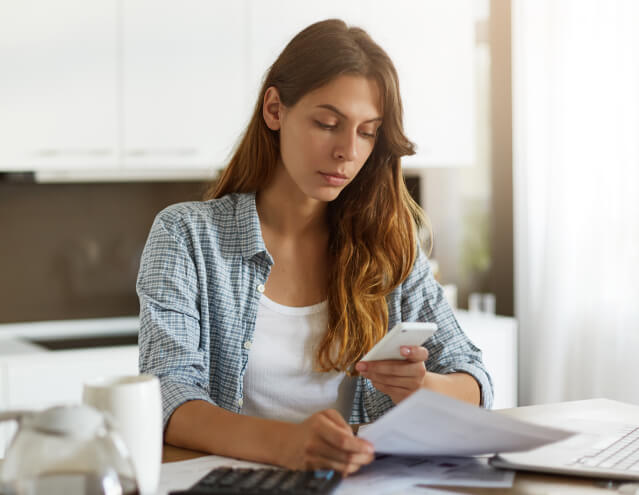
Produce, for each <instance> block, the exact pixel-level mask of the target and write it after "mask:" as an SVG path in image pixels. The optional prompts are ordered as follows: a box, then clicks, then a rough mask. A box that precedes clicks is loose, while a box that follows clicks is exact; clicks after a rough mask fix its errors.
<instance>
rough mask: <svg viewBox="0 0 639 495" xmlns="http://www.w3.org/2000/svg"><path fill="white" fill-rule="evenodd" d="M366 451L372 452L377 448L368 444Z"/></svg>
mask: <svg viewBox="0 0 639 495" xmlns="http://www.w3.org/2000/svg"><path fill="white" fill-rule="evenodd" d="M366 452H368V453H369V454H372V453H373V452H375V449H374V448H373V446H372V445H367V446H366Z"/></svg>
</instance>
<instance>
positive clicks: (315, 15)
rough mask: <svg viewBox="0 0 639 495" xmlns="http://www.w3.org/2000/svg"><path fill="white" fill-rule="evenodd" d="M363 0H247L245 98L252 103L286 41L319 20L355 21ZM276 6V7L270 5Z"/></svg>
mask: <svg viewBox="0 0 639 495" xmlns="http://www.w3.org/2000/svg"><path fill="white" fill-rule="evenodd" d="M364 3H365V2H364V1H363V0H349V1H343V0H324V1H322V2H300V1H299V0H278V1H277V2H276V3H273V2H265V1H263V0H248V22H247V25H248V36H249V40H248V52H247V60H246V61H247V65H248V79H249V82H250V86H249V88H248V93H247V97H248V98H250V99H251V103H252V104H254V103H255V101H256V98H257V93H258V91H259V89H260V87H261V85H262V79H263V77H264V76H265V75H266V71H267V70H268V68H269V67H270V66H271V64H272V63H273V62H275V59H276V58H277V56H278V55H279V54H280V53H281V52H282V50H284V47H285V46H286V44H287V43H288V42H289V41H290V40H291V39H292V38H293V36H295V35H296V34H297V33H298V32H300V31H301V30H302V29H304V28H305V27H307V26H309V25H311V24H313V23H315V22H317V21H321V20H325V19H331V18H339V19H342V20H344V21H345V22H346V23H349V24H350V23H352V24H355V23H356V22H357V21H358V19H360V18H361V12H362V9H363V8H364V7H363V6H364ZM274 5H277V8H273V7H274Z"/></svg>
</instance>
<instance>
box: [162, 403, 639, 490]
mask: <svg viewBox="0 0 639 495" xmlns="http://www.w3.org/2000/svg"><path fill="white" fill-rule="evenodd" d="M497 412H498V413H499V414H506V415H509V416H513V417H516V418H519V419H523V420H526V421H530V422H533V423H539V424H545V425H550V426H565V421H566V419H568V418H579V419H592V420H604V421H605V420H608V421H620V422H627V423H633V424H639V406H635V405H630V404H625V403H623V402H617V401H612V400H608V399H592V400H583V401H573V402H562V403H558V404H547V405H539V406H528V407H516V408H513V409H501V410H498V411H497ZM203 455H206V454H204V453H202V452H196V451H193V450H186V449H180V448H177V447H173V446H170V445H165V446H164V452H163V456H162V462H174V461H181V460H186V459H193V458H196V457H201V456H203ZM442 490H446V489H442ZM447 490H450V491H454V492H457V493H467V494H477V495H484V494H485V495H488V494H498V495H502V494H503V495H511V494H518V495H520V494H521V495H523V494H526V495H537V494H538V495H542V494H544V495H549V494H560V493H561V494H562V495H563V494H575V495H576V494H584V495H588V494H591V493H599V494H603V493H607V494H608V495H613V494H616V493H617V492H616V491H615V490H610V489H606V488H602V487H601V486H598V485H597V481H596V480H592V479H588V478H576V477H568V476H553V475H543V474H535V473H524V472H521V473H518V474H517V475H516V476H515V483H514V485H513V487H512V488H509V489H497V488H489V489H488V488H484V489H479V488H447Z"/></svg>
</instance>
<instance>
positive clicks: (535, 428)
mask: <svg viewBox="0 0 639 495" xmlns="http://www.w3.org/2000/svg"><path fill="white" fill-rule="evenodd" d="M571 435H574V432H571V431H567V430H562V429H558V428H550V427H547V426H541V425H536V424H532V423H527V422H524V421H520V420H517V419H514V418H511V417H509V416H506V415H504V414H499V413H498V412H494V411H489V410H486V409H482V408H480V407H477V406H473V405H471V404H468V403H466V402H462V401H459V400H456V399H453V398H451V397H447V396H445V395H441V394H438V393H436V392H432V391H430V390H426V389H421V390H418V391H417V392H415V393H414V394H412V395H411V396H410V397H408V398H407V399H405V400H403V401H402V402H400V403H399V404H398V405H397V406H395V407H394V408H392V409H391V410H390V411H388V412H387V413H386V414H385V415H384V416H382V417H381V418H380V419H378V420H377V421H375V422H374V423H371V424H369V425H365V426H362V427H360V429H359V433H358V436H359V437H361V438H364V439H366V440H368V441H369V442H371V443H372V444H373V445H374V447H375V452H376V453H384V454H397V455H419V456H423V455H439V456H441V455H444V456H474V455H482V454H494V453H499V452H521V451H525V450H530V449H534V448H537V447H540V446H542V445H546V444H549V443H552V442H557V441H559V440H563V439H564V438H568V437H570V436H571Z"/></svg>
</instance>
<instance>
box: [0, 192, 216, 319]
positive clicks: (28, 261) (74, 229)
mask: <svg viewBox="0 0 639 495" xmlns="http://www.w3.org/2000/svg"><path fill="white" fill-rule="evenodd" d="M204 188H205V185H204V184H201V183H185V182H180V183H124V184H120V183H118V184H34V183H11V182H0V323H7V322H20V321H34V320H58V319H73V318H92V317H109V316H130V315H135V314H137V313H138V301H137V297H136V294H135V279H136V276H137V271H138V266H139V260H140V254H141V252H142V248H143V247H144V243H145V241H146V237H147V235H148V232H149V229H150V227H151V223H152V222H153V218H154V217H155V215H156V213H157V212H159V211H160V210H161V209H162V208H164V207H165V206H167V205H169V204H172V203H177V202H180V201H188V200H197V199H200V198H201V197H202V193H203V191H204Z"/></svg>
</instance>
